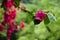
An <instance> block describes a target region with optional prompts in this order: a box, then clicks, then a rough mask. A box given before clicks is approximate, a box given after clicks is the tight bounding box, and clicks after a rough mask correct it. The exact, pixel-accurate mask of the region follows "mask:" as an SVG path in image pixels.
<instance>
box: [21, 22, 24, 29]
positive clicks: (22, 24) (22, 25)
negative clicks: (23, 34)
mask: <svg viewBox="0 0 60 40" xmlns="http://www.w3.org/2000/svg"><path fill="white" fill-rule="evenodd" d="M24 27H25V23H24V22H21V23H20V30H22V29H23V28H24Z"/></svg>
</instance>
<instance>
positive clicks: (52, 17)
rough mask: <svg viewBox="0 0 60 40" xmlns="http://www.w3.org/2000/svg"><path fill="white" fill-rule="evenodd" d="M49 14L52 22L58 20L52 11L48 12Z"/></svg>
mask: <svg viewBox="0 0 60 40" xmlns="http://www.w3.org/2000/svg"><path fill="white" fill-rule="evenodd" d="M47 15H48V18H49V20H50V21H51V22H55V21H56V18H55V16H54V15H53V14H52V13H48V14H47Z"/></svg>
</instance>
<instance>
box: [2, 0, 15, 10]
mask: <svg viewBox="0 0 60 40" xmlns="http://www.w3.org/2000/svg"><path fill="white" fill-rule="evenodd" d="M13 5H14V0H8V1H7V0H3V4H2V6H3V7H4V8H5V9H9V8H11V7H12V6H13Z"/></svg>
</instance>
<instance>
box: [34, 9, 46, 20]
mask: <svg viewBox="0 0 60 40" xmlns="http://www.w3.org/2000/svg"><path fill="white" fill-rule="evenodd" d="M45 18H46V13H45V12H44V11H43V10H39V11H37V13H36V18H35V19H37V20H40V21H43V20H44V19H45Z"/></svg>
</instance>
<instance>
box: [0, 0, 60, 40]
mask: <svg viewBox="0 0 60 40" xmlns="http://www.w3.org/2000/svg"><path fill="white" fill-rule="evenodd" d="M1 3H2V0H0V4H1ZM21 5H24V6H25V7H26V10H28V11H34V12H33V13H32V14H33V15H35V13H36V11H37V10H45V11H52V13H53V14H54V15H55V17H56V22H54V23H51V22H50V23H49V25H48V27H49V29H50V30H51V32H49V31H48V30H47V28H46V26H45V25H44V21H43V22H41V23H40V24H38V25H33V21H32V18H31V15H29V13H27V12H21V10H20V9H19V10H17V18H16V19H15V22H16V23H17V25H18V26H19V25H20V21H24V22H25V27H24V29H23V30H22V32H18V34H19V38H18V40H60V0H22V1H21V2H20V6H21ZM3 12H4V10H3V8H0V23H1V22H2V20H3ZM1 34H3V35H4V36H6V33H5V32H4V31H3V32H2V33H1ZM17 37H18V36H17Z"/></svg>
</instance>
